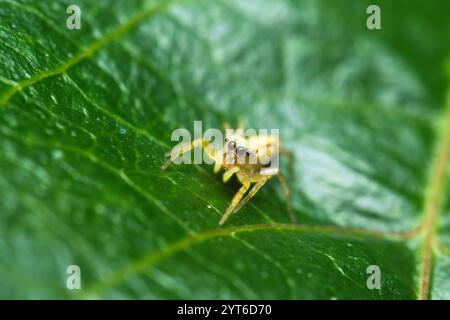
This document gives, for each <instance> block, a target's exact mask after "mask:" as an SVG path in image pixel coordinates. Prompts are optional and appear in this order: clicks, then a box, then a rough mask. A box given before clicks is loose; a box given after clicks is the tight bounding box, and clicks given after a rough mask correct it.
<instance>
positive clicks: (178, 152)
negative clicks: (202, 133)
mask: <svg viewBox="0 0 450 320" xmlns="http://www.w3.org/2000/svg"><path fill="white" fill-rule="evenodd" d="M211 144H212V142H211V141H209V140H207V139H203V138H200V139H196V140H194V141H192V142H186V143H183V144H181V145H177V146H175V147H174V148H173V149H172V150H170V151H169V152H167V153H166V154H165V157H166V158H167V160H166V161H165V162H164V164H163V165H162V167H161V169H162V170H166V169H167V167H168V166H169V165H170V164H171V163H172V162H173V161H175V160H176V159H178V158H180V157H182V156H183V154H185V153H186V152H188V151H190V150H192V149H194V148H196V147H198V146H202V148H203V150H204V151H205V152H206V154H207V155H208V156H209V157H210V158H211V159H213V160H215V158H216V155H215V151H213V150H209V149H210V148H208V146H210V145H211Z"/></svg>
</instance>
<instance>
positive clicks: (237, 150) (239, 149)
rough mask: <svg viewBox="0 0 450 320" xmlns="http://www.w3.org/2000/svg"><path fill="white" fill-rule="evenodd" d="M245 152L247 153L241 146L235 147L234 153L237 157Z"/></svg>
mask: <svg viewBox="0 0 450 320" xmlns="http://www.w3.org/2000/svg"><path fill="white" fill-rule="evenodd" d="M246 153H247V151H245V149H244V148H243V147H238V148H237V149H236V154H237V155H238V156H239V157H242V156H244V155H245V154H246Z"/></svg>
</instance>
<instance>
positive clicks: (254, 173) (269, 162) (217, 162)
mask: <svg viewBox="0 0 450 320" xmlns="http://www.w3.org/2000/svg"><path fill="white" fill-rule="evenodd" d="M236 132H237V133H234V134H232V135H227V136H226V138H225V141H224V144H223V147H222V148H221V149H219V150H215V149H212V148H210V146H211V144H212V142H211V141H209V140H205V139H197V140H194V141H193V142H189V143H187V144H185V145H181V146H180V147H179V148H178V149H177V152H176V154H175V157H174V155H173V152H172V151H171V152H168V153H167V154H166V157H168V158H169V159H167V161H166V162H165V163H164V165H163V166H162V168H163V170H164V169H166V168H167V167H168V166H169V164H170V163H171V162H172V161H173V160H174V159H175V158H177V157H181V156H182V155H183V153H185V152H188V151H190V150H191V149H193V148H195V147H197V146H202V147H203V148H204V150H205V152H206V153H207V155H208V156H209V157H210V158H211V159H213V160H214V172H215V173H217V172H219V171H220V169H224V170H225V172H224V174H223V182H227V181H228V180H229V179H230V178H231V177H232V176H233V175H236V177H237V178H238V180H239V182H240V183H241V184H242V186H241V187H240V189H239V191H238V192H237V193H236V194H235V196H234V197H233V199H232V201H231V204H230V205H229V206H228V208H227V210H226V211H225V213H224V214H223V216H222V218H221V219H220V221H219V224H221V225H222V224H224V223H225V221H226V220H227V219H228V217H229V216H230V215H231V214H232V213H236V212H237V211H239V210H240V209H241V208H242V206H243V205H244V204H246V203H247V202H248V200H250V199H251V198H252V197H253V196H254V195H255V194H256V193H257V192H258V190H259V189H260V188H261V187H262V186H263V185H264V184H265V183H266V182H267V181H268V180H269V179H270V178H271V177H273V176H277V177H278V178H279V179H280V182H281V185H282V187H283V190H284V192H285V194H286V197H287V206H288V212H289V215H290V218H291V220H292V221H295V219H294V216H293V214H292V210H291V205H290V191H289V188H288V186H287V183H286V180H285V178H284V176H283V175H282V174H281V173H280V170H279V168H278V165H273V164H274V163H275V160H276V164H278V157H279V155H280V154H286V155H288V156H289V157H290V159H291V160H292V154H291V153H290V152H288V151H287V150H285V149H283V148H282V147H281V146H280V141H279V139H278V138H273V137H271V136H268V135H254V136H250V137H245V136H244V135H243V130H242V129H239V130H236ZM252 184H253V187H252V188H251V189H250V186H251V185H252ZM249 189H250V191H248V190H249ZM247 191H248V193H247Z"/></svg>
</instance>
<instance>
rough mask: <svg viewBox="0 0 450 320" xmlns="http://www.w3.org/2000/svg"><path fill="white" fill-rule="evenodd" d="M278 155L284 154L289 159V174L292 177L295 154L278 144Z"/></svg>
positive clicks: (293, 175) (293, 174)
mask: <svg viewBox="0 0 450 320" xmlns="http://www.w3.org/2000/svg"><path fill="white" fill-rule="evenodd" d="M280 155H284V156H286V157H287V158H288V161H289V175H290V176H291V177H292V178H294V177H295V170H294V169H295V168H294V164H295V155H294V153H293V152H292V151H290V150H288V149H286V148H283V147H282V146H280Z"/></svg>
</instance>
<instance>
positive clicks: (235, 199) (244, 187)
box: [219, 182, 250, 225]
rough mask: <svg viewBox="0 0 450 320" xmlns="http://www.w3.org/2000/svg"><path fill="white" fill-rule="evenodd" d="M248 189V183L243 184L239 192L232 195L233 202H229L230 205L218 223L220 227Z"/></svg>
mask: <svg viewBox="0 0 450 320" xmlns="http://www.w3.org/2000/svg"><path fill="white" fill-rule="evenodd" d="M249 187H250V183H248V182H247V183H243V184H242V186H241V188H240V189H239V191H238V192H237V193H236V194H235V195H234V197H233V200H231V204H230V205H229V206H228V208H227V210H226V211H225V213H224V214H223V216H222V218H221V219H220V221H219V224H220V225H223V224H224V223H225V221H227V219H228V217H229V216H230V215H231V214H232V213H233V210H234V208H235V207H236V206H237V205H238V203H239V201H240V200H241V199H242V197H243V196H244V194H245V193H246V192H247V190H248V188H249Z"/></svg>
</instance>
